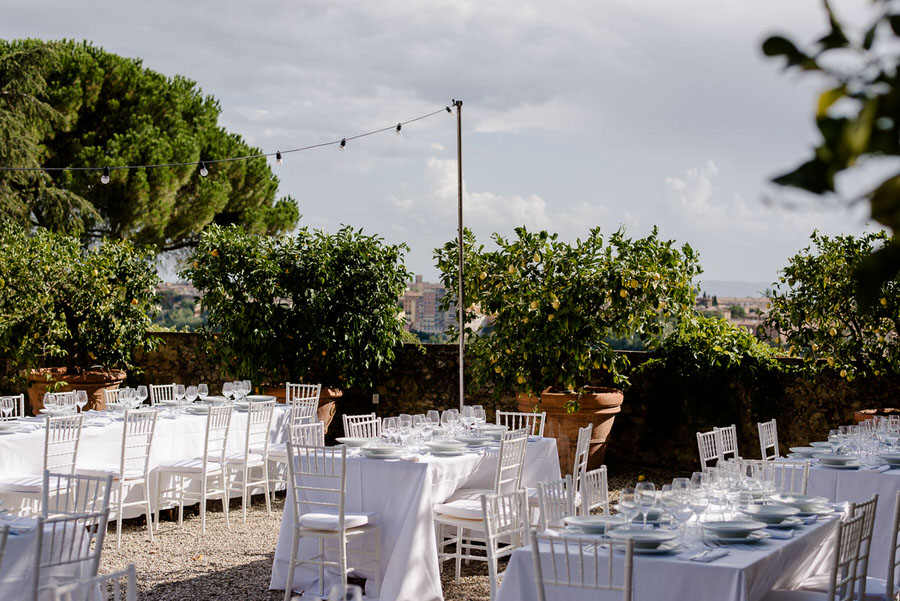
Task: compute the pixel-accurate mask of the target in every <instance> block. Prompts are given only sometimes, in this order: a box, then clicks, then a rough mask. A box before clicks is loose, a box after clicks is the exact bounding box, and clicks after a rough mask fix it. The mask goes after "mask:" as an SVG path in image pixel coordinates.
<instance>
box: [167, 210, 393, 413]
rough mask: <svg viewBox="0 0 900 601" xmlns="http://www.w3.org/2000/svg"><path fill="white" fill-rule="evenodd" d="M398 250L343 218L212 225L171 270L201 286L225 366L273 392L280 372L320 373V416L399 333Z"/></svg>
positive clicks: (361, 380)
mask: <svg viewBox="0 0 900 601" xmlns="http://www.w3.org/2000/svg"><path fill="white" fill-rule="evenodd" d="M406 250H407V249H406V247H405V246H404V245H386V244H384V242H383V241H382V240H381V238H378V237H377V236H368V235H364V234H363V233H362V230H359V231H357V230H354V229H352V228H349V227H344V228H342V229H341V230H340V231H338V232H337V233H335V234H328V233H325V232H321V231H308V230H306V229H301V230H300V231H298V232H297V234H296V235H294V236H290V237H281V238H273V237H260V236H255V235H252V234H248V233H246V232H245V231H244V230H243V229H241V228H239V227H236V226H231V227H218V226H213V227H210V228H208V229H207V230H206V231H205V232H204V234H203V236H202V237H201V240H200V244H199V245H198V246H197V248H196V250H195V251H194V253H193V255H192V257H191V258H190V259H189V261H190V263H189V265H190V266H189V267H188V268H187V269H185V270H184V271H183V272H182V274H181V275H182V277H184V278H186V279H190V280H191V281H192V282H193V284H194V286H196V287H197V289H198V290H200V291H201V292H203V301H202V302H203V304H204V306H205V308H206V310H207V311H208V315H209V321H208V343H209V344H208V348H209V352H210V353H211V354H212V355H213V356H214V357H215V358H216V360H217V361H219V362H220V364H221V365H222V368H223V370H224V371H225V373H227V374H230V375H232V376H235V377H240V378H242V379H245V378H249V379H251V380H252V381H254V382H256V383H259V384H261V385H263V386H269V387H272V388H275V389H276V390H273V391H272V392H278V393H279V395H281V396H283V394H284V382H285V381H293V382H297V381H299V382H310V383H322V397H323V401H322V402H320V407H319V417H320V419H322V420H323V421H324V422H325V423H326V425H327V424H328V423H329V422H330V421H331V418H332V416H333V415H334V411H335V406H334V403H333V402H332V401H331V399H333V398H335V397H337V396H340V395H341V394H342V393H341V389H343V388H349V387H354V386H370V385H371V383H372V380H371V377H372V374H373V373H375V372H376V371H377V370H381V369H384V368H386V367H388V366H389V365H390V364H391V362H392V361H393V360H394V353H395V349H396V348H397V346H398V345H399V344H400V343H401V342H402V341H403V337H404V330H403V321H402V319H401V318H400V313H399V311H400V310H399V307H398V298H399V296H400V294H401V293H402V292H403V290H404V289H405V287H406V281H407V280H408V279H409V277H410V274H409V273H408V272H407V271H406V268H405V267H404V266H403V263H402V259H403V255H404V252H405V251H406Z"/></svg>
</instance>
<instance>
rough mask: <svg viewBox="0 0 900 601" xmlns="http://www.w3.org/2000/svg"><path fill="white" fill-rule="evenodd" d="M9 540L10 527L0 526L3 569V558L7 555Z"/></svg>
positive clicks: (0, 558)
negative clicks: (7, 542)
mask: <svg viewBox="0 0 900 601" xmlns="http://www.w3.org/2000/svg"><path fill="white" fill-rule="evenodd" d="M8 538H9V525H8V524H3V525H2V526H0V568H2V567H3V556H4V555H5V554H6V541H7V539H8Z"/></svg>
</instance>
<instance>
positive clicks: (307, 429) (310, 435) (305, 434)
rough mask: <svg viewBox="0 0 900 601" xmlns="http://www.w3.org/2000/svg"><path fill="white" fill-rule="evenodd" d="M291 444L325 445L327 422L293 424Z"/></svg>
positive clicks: (306, 445) (302, 445) (303, 445)
mask: <svg viewBox="0 0 900 601" xmlns="http://www.w3.org/2000/svg"><path fill="white" fill-rule="evenodd" d="M290 440H291V444H293V445H295V446H300V447H324V446H325V424H324V423H322V422H315V423H312V424H299V425H296V426H291V439H290Z"/></svg>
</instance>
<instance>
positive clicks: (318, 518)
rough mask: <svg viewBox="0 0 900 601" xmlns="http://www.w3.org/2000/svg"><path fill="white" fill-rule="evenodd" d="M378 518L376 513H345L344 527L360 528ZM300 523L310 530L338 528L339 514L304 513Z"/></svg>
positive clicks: (334, 529) (335, 529) (332, 529)
mask: <svg viewBox="0 0 900 601" xmlns="http://www.w3.org/2000/svg"><path fill="white" fill-rule="evenodd" d="M377 519H378V514H376V513H345V514H344V528H345V529H347V528H359V527H360V526H365V525H366V524H371V523H372V522H374V521H375V520H377ZM300 525H301V526H302V527H303V528H309V529H310V530H330V531H337V530H338V515H337V514H335V513H304V514H303V515H301V516H300Z"/></svg>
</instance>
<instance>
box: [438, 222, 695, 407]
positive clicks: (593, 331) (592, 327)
mask: <svg viewBox="0 0 900 601" xmlns="http://www.w3.org/2000/svg"><path fill="white" fill-rule="evenodd" d="M466 237H467V240H468V241H467V244H466V250H465V275H464V282H463V285H464V292H463V294H464V302H465V304H466V306H467V318H466V319H467V323H468V322H470V321H472V320H474V319H475V317H476V312H480V313H482V314H483V315H485V316H488V318H489V319H490V320H492V322H493V327H491V328H488V329H485V330H482V331H481V332H480V333H477V332H472V331H471V330H469V331H468V333H467V335H468V336H469V352H470V354H469V356H470V361H469V364H468V369H469V372H470V374H471V382H472V384H473V386H474V387H480V386H483V385H484V384H487V383H488V382H491V383H494V384H495V386H496V387H495V390H496V391H498V392H499V391H500V390H501V389H502V390H514V391H517V392H524V393H528V394H532V395H536V394H538V393H540V391H542V390H543V389H544V388H546V387H548V386H552V387H556V388H559V389H562V390H572V391H580V390H583V388H584V386H586V385H587V384H588V383H590V381H591V377H592V372H594V373H596V372H598V371H601V370H605V371H607V372H608V373H609V374H610V375H611V376H612V378H613V380H614V381H615V382H617V383H619V382H624V378H625V376H624V374H623V372H622V368H623V367H624V365H625V361H627V360H626V359H625V358H624V357H622V356H619V355H617V354H616V352H615V351H614V350H613V349H612V347H610V346H609V344H608V343H606V342H605V340H606V339H608V338H627V337H629V336H640V337H642V338H645V339H650V338H651V337H655V336H657V335H659V334H660V333H661V331H662V328H663V326H664V323H665V321H666V320H667V319H669V318H671V317H679V316H681V315H682V314H684V313H685V312H686V311H690V310H691V309H692V307H693V304H694V291H693V288H692V285H691V280H692V279H693V277H694V276H695V275H697V274H699V273H700V268H699V267H698V264H697V259H698V257H697V254H696V253H695V252H694V251H693V249H691V247H690V246H689V245H687V244H685V245H684V246H682V247H681V248H680V249H679V248H677V247H676V246H675V243H674V242H673V241H671V240H670V241H663V240H661V239H660V238H659V235H658V232H657V231H656V229H655V228H654V230H653V232H652V233H651V234H650V235H649V236H646V237H644V238H638V239H632V238H629V237H627V236H626V235H625V232H624V230H619V231H617V232H615V233H613V234H612V235H610V236H609V239H608V240H605V239H604V237H603V236H602V235H601V233H600V229H599V228H595V229H593V230H591V232H590V235H589V236H587V237H586V238H585V239H583V240H582V239H578V240H576V241H575V242H573V243H566V242H562V241H560V240H559V239H558V236H557V234H553V233H548V232H546V231H541V232H537V233H532V232H529V231H527V229H526V228H524V227H519V228H516V230H515V236H514V237H512V238H506V237H503V236H500V235H497V234H495V235H494V236H493V241H494V244H495V246H496V248H495V249H492V250H486V249H485V248H484V246H483V245H482V246H478V245H477V243H476V241H475V238H474V236H473V235H472V233H471V232H468V231H467V232H466ZM457 252H458V251H457V243H456V241H455V240H454V241H451V242H448V243H447V244H445V245H444V246H443V247H442V248H439V249H436V250H435V258H436V261H437V266H438V268H439V269H440V271H441V281H442V282H443V283H444V285H445V286H446V287H447V290H448V295H447V296H446V297H445V299H444V301H443V302H444V305H445V307H449V306H450V304H451V303H453V304H455V303H456V302H457V296H458V294H457V289H458V288H457V285H458V279H457V278H458V276H457V270H456V261H457ZM451 334H453V335H454V336H457V335H458V332H457V331H456V330H455V329H454V330H452V331H451Z"/></svg>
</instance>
